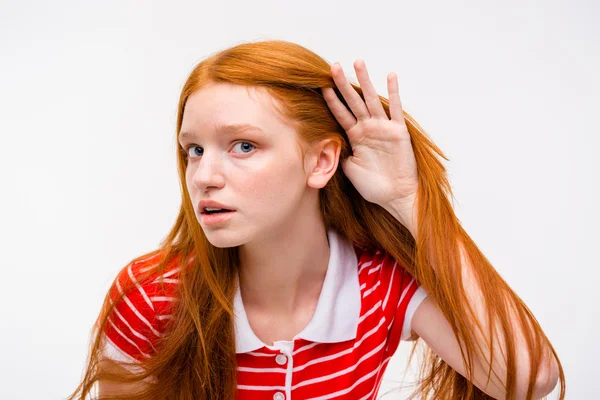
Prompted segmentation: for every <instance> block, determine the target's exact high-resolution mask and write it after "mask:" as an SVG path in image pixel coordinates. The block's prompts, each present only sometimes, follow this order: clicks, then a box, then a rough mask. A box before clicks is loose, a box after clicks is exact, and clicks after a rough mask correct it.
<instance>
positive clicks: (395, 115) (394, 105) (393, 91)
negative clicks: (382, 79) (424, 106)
mask: <svg viewBox="0 0 600 400" xmlns="http://www.w3.org/2000/svg"><path fill="white" fill-rule="evenodd" d="M387 86H388V93H389V100H390V101H389V102H390V117H391V118H392V120H394V121H399V122H404V110H402V103H401V102H400V92H399V91H398V76H397V75H396V74H395V73H394V72H391V73H389V74H388V77H387Z"/></svg>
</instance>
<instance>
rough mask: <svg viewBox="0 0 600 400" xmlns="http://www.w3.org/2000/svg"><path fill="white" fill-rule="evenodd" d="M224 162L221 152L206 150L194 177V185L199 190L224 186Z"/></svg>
mask: <svg viewBox="0 0 600 400" xmlns="http://www.w3.org/2000/svg"><path fill="white" fill-rule="evenodd" d="M222 161H223V155H222V153H221V152H219V151H216V150H215V151H212V152H211V151H206V150H205V151H204V153H203V154H202V158H201V159H200V162H199V163H198V167H197V168H196V170H195V171H194V175H193V177H192V181H193V183H194V185H196V186H197V187H198V188H199V189H206V188H207V187H211V186H217V187H218V186H222V185H223V183H224V176H223V170H222V166H223V163H222Z"/></svg>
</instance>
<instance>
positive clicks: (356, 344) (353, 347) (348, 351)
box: [293, 318, 385, 372]
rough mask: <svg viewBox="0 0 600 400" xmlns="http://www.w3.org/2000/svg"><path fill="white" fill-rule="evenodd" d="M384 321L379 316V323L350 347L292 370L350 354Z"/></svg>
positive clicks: (300, 369) (299, 369)
mask: <svg viewBox="0 0 600 400" xmlns="http://www.w3.org/2000/svg"><path fill="white" fill-rule="evenodd" d="M384 321H385V318H381V319H380V320H379V323H378V324H377V326H376V327H374V328H372V329H371V330H370V331H369V332H367V333H365V334H364V336H363V337H362V338H361V339H360V340H358V341H356V342H355V343H354V345H353V346H352V347H350V348H348V349H346V350H342V351H340V352H337V353H335V354H331V355H328V356H324V357H320V358H316V359H314V360H311V361H309V362H307V363H305V364H304V365H301V366H298V367H296V368H294V369H293V372H298V371H302V370H303V369H305V368H307V367H309V366H311V365H314V364H319V363H322V362H325V361H331V360H335V359H336V358H339V357H342V356H345V355H346V354H351V353H352V352H354V351H356V349H357V348H358V347H359V346H360V345H361V344H362V343H363V342H364V341H365V340H366V339H367V338H369V337H370V336H371V335H373V334H374V333H376V332H377V331H378V330H379V328H380V327H381V326H382V325H383V323H384Z"/></svg>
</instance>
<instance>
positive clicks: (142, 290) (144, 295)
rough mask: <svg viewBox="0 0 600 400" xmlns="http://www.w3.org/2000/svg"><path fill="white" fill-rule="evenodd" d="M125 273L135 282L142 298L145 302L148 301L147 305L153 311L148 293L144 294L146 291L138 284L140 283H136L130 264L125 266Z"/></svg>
mask: <svg viewBox="0 0 600 400" xmlns="http://www.w3.org/2000/svg"><path fill="white" fill-rule="evenodd" d="M127 273H128V274H129V277H130V278H131V281H132V282H133V283H134V284H135V287H136V288H137V290H139V291H140V293H141V294H142V297H143V298H144V300H146V303H148V305H149V306H150V308H151V309H152V311H154V304H152V302H151V301H150V299H149V298H148V295H147V294H146V292H145V291H144V289H143V288H142V287H141V286H140V284H139V283H138V281H137V279H136V278H135V276H133V272H132V271H131V264H130V265H129V267H127Z"/></svg>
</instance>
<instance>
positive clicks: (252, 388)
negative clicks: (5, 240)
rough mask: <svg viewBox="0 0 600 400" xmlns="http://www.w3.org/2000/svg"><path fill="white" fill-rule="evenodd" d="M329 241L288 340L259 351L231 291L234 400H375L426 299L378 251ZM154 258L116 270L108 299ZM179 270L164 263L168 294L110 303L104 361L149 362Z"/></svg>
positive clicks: (154, 285) (132, 295)
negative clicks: (308, 307)
mask: <svg viewBox="0 0 600 400" xmlns="http://www.w3.org/2000/svg"><path fill="white" fill-rule="evenodd" d="M327 236H328V239H329V247H330V257H329V264H328V267H327V272H326V275H325V281H324V282H323V287H322V289H321V293H320V295H319V300H318V302H317V307H316V309H315V312H314V315H313V317H312V319H311V321H310V322H309V323H308V325H307V326H306V327H305V328H304V329H303V330H302V331H301V332H300V333H298V334H297V335H296V336H295V337H294V338H293V340H291V341H286V340H281V341H276V342H274V343H273V345H267V344H265V343H263V342H262V341H261V340H260V339H259V338H258V337H257V336H256V335H255V334H254V332H253V331H252V329H251V327H250V324H249V322H248V319H247V316H246V313H245V311H244V305H243V302H242V298H241V295H240V291H239V285H238V290H237V293H236V295H235V300H234V313H235V320H234V328H235V340H236V342H235V343H236V355H237V364H238V365H237V368H238V378H237V384H238V391H237V398H238V399H240V400H243V399H252V400H254V399H257V400H258V399H261V400H262V399H269V400H284V399H292V398H293V399H302V400H305V399H331V398H340V399H375V398H376V395H377V393H378V391H379V386H380V385H381V378H382V376H383V374H384V372H385V369H386V367H387V364H388V361H389V360H390V358H391V357H392V355H393V354H394V352H395V351H396V349H397V348H398V345H399V342H400V340H412V339H413V338H411V320H412V316H413V314H414V312H415V310H416V308H417V307H418V305H419V304H420V303H421V302H422V301H423V299H424V298H425V297H426V293H425V291H424V290H423V288H422V287H420V286H419V284H418V282H417V281H416V280H415V279H414V278H413V277H412V276H410V275H409V274H408V273H407V272H406V271H405V270H404V269H403V268H402V267H401V266H400V265H399V264H398V263H397V262H396V261H395V260H394V259H393V258H392V257H391V256H390V255H389V254H387V253H386V252H382V251H374V252H363V251H362V250H360V249H359V248H356V247H354V246H353V245H352V243H351V242H349V241H348V240H347V239H346V238H345V237H343V236H342V235H340V234H339V233H338V232H336V231H335V230H333V229H330V230H329V231H328V232H327ZM158 257H159V256H158V255H155V256H153V257H150V258H147V259H145V260H140V261H138V262H136V263H133V264H131V265H128V266H127V267H126V268H124V269H123V270H122V271H121V272H120V273H119V274H118V276H117V278H116V280H115V283H114V284H113V285H112V287H111V289H110V293H111V298H113V299H114V298H115V297H116V295H117V294H118V293H119V291H121V290H122V288H123V286H125V285H126V284H128V283H130V282H136V275H138V274H139V273H140V272H144V271H147V270H149V269H151V268H153V267H154V266H155V265H156V264H157V262H158V259H159V258H158ZM178 272H179V266H177V265H172V266H171V268H170V269H167V272H165V273H164V275H163V277H164V281H165V286H166V287H167V292H163V291H160V289H159V287H158V278H156V279H154V280H153V281H152V282H149V283H144V284H141V285H140V284H137V286H136V289H135V290H133V291H131V292H129V293H128V294H127V295H126V296H125V297H124V300H123V301H122V302H120V303H119V304H118V305H117V307H116V308H115V311H114V313H113V314H112V315H111V316H110V317H109V322H108V324H107V326H106V330H105V332H104V335H103V338H104V339H105V341H104V354H105V356H107V357H109V358H112V359H114V360H123V361H129V362H132V361H137V360H143V359H144V358H146V357H151V356H152V354H153V353H154V352H155V351H156V348H155V346H154V341H155V340H156V339H157V338H158V337H159V336H161V335H163V334H164V325H165V322H166V320H167V319H169V318H170V315H169V309H170V307H169V305H170V304H171V302H172V301H173V300H175V298H176V295H175V293H176V287H177V283H178V280H177V273H178Z"/></svg>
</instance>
